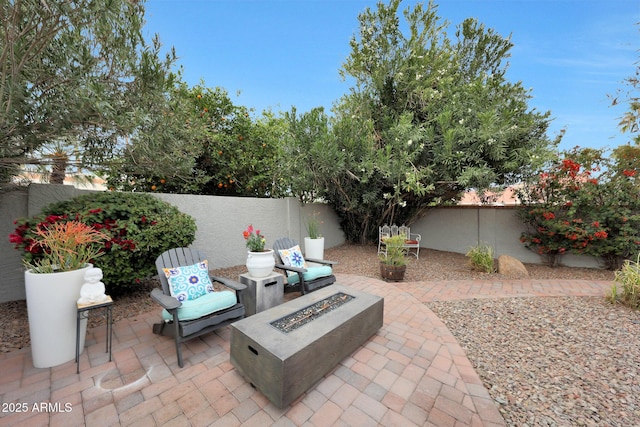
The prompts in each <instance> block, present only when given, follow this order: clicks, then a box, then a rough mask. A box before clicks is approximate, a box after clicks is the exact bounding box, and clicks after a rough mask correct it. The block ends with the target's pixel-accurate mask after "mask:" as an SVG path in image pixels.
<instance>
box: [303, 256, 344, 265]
mask: <svg viewBox="0 0 640 427" xmlns="http://www.w3.org/2000/svg"><path fill="white" fill-rule="evenodd" d="M304 260H305V261H309V262H315V263H318V264H324V265H330V266H333V265H336V264H337V263H338V262H337V261H327V260H326V259H315V258H306V257H305V259H304Z"/></svg>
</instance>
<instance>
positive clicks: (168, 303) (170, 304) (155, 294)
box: [151, 288, 182, 311]
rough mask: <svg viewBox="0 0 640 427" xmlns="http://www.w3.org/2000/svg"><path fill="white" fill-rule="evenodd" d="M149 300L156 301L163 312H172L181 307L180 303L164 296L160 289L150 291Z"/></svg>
mask: <svg viewBox="0 0 640 427" xmlns="http://www.w3.org/2000/svg"><path fill="white" fill-rule="evenodd" d="M151 298H153V299H154V300H156V302H157V303H158V304H160V305H161V306H162V308H164V309H165V310H167V311H168V310H174V309H176V308H178V307H180V306H181V305H182V303H181V302H180V301H178V300H177V299H175V298H174V297H172V296H171V295H165V293H164V292H162V290H161V289H160V288H155V289H152V290H151Z"/></svg>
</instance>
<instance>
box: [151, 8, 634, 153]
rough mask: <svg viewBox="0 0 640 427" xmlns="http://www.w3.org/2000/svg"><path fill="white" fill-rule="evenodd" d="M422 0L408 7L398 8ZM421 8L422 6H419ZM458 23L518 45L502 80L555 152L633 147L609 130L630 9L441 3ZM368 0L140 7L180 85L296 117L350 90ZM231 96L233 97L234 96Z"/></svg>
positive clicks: (630, 45) (629, 52)
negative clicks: (540, 124) (352, 57)
mask: <svg viewBox="0 0 640 427" xmlns="http://www.w3.org/2000/svg"><path fill="white" fill-rule="evenodd" d="M415 3H418V2H417V1H415V0H404V1H403V2H402V3H401V6H400V8H401V9H404V8H406V7H407V6H409V5H414V4H415ZM424 3H425V4H426V3H427V2H426V1H425V2H424ZM436 4H437V5H438V14H439V15H440V17H441V18H442V19H444V20H447V21H448V22H449V23H450V31H449V32H450V34H451V35H452V36H453V33H454V31H455V26H456V25H457V24H460V23H461V22H462V21H463V20H464V19H465V18H468V17H474V18H476V19H478V20H479V21H480V22H481V23H483V24H485V26H487V27H490V28H494V29H495V30H496V31H497V32H498V33H500V34H502V35H503V36H508V35H509V34H511V37H512V39H511V40H512V42H513V44H514V47H513V49H512V51H511V58H510V59H509V63H510V66H509V71H508V74H507V76H508V78H509V80H511V81H514V82H515V81H522V83H523V85H524V87H525V88H530V89H531V90H532V92H531V95H532V96H533V99H532V100H531V101H530V103H529V105H530V106H531V107H532V108H536V109H537V110H539V111H547V110H550V111H551V115H552V117H553V118H554V120H553V122H552V125H551V128H550V130H549V137H550V138H553V137H554V136H555V135H556V134H557V133H558V132H559V130H560V129H563V128H564V129H566V135H565V137H564V139H563V143H562V145H561V148H571V147H574V146H576V145H579V146H582V147H615V146H618V145H620V144H625V143H627V142H629V140H630V138H629V137H628V135H622V134H620V132H619V130H618V128H617V123H618V119H617V118H618V117H620V116H621V115H622V114H623V112H624V111H625V110H626V107H627V106H626V105H623V106H621V107H615V108H613V107H611V106H610V100H609V99H608V97H607V95H608V94H615V92H616V90H618V89H624V88H625V86H624V85H623V83H622V81H623V80H624V79H625V78H627V77H630V76H632V75H633V74H634V72H635V67H636V66H637V64H636V62H637V61H638V58H639V57H640V56H639V55H638V49H640V26H639V25H636V23H637V22H639V21H640V1H638V0H440V1H436ZM366 7H370V8H372V9H375V7H376V1H375V0H147V3H146V20H147V24H146V26H145V35H146V37H147V38H148V39H150V38H151V37H152V35H154V34H158V35H159V37H160V40H161V42H162V43H163V45H164V46H165V47H166V48H169V47H171V46H173V47H174V48H175V49H176V52H177V55H178V56H179V61H178V64H179V65H181V66H182V67H183V68H184V75H183V78H184V80H185V81H186V82H187V83H188V84H189V85H195V84H197V83H199V82H200V80H201V79H202V80H204V82H205V84H206V85H207V86H209V87H216V86H219V87H222V88H224V89H226V90H227V92H228V93H229V95H230V96H231V99H232V100H233V102H234V103H235V104H238V105H245V106H247V107H250V108H253V109H255V110H256V112H257V113H258V114H259V113H260V112H262V111H263V110H265V109H271V110H273V111H274V112H278V111H288V110H290V108H291V106H292V105H293V106H295V107H296V108H297V110H298V111H299V112H304V111H308V110H310V109H311V108H314V107H317V106H324V107H325V109H326V110H327V111H328V110H330V109H331V107H332V105H333V104H334V103H335V102H336V101H338V100H339V99H340V97H341V96H342V95H344V94H346V93H348V91H349V88H350V87H351V82H350V81H342V79H341V78H340V76H339V74H338V70H339V69H340V68H341V66H342V64H343V63H344V61H345V59H346V58H347V56H348V55H349V53H350V47H349V41H350V39H351V37H352V36H353V35H355V34H357V32H358V14H359V13H361V12H362V11H363V10H364V9H365V8H366ZM238 92H239V94H238Z"/></svg>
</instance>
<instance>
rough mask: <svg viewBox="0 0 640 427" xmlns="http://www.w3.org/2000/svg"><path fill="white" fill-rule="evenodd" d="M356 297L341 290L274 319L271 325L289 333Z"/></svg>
mask: <svg viewBox="0 0 640 427" xmlns="http://www.w3.org/2000/svg"><path fill="white" fill-rule="evenodd" d="M354 298H355V297H353V296H351V295H348V294H345V293H343V292H339V293H337V294H333V295H331V296H329V297H327V298H324V299H322V300H320V301H318V302H316V303H314V304H311V305H309V306H307V307H305V308H302V309H300V310H298V311H295V312H293V313H291V314H289V315H287V316H284V317H281V318H280V319H277V320H274V321H273V322H271V323H270V325H271V326H273V327H275V328H276V329H278V330H279V331H281V332H283V333H285V334H288V333H289V332H291V331H295V330H296V329H298V328H299V327H301V326H303V325H306V324H307V323H309V322H311V321H312V320H314V319H317V318H318V317H320V316H322V315H323V314H326V313H328V312H330V311H332V310H335V309H336V308H338V307H340V306H341V305H343V304H346V303H348V302H349V301H351V300H352V299H354Z"/></svg>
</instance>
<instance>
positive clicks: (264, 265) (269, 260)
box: [245, 249, 276, 278]
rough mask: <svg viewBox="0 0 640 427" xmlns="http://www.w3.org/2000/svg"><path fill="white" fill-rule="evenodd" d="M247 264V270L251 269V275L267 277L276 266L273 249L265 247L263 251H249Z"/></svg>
mask: <svg viewBox="0 0 640 427" xmlns="http://www.w3.org/2000/svg"><path fill="white" fill-rule="evenodd" d="M245 265H246V266H247V270H249V276H251V277H255V278H260V277H267V276H268V275H270V274H271V272H273V268H274V267H275V266H276V259H275V258H274V257H273V249H265V250H264V251H263V252H251V251H249V253H248V254H247V262H246V264H245Z"/></svg>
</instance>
